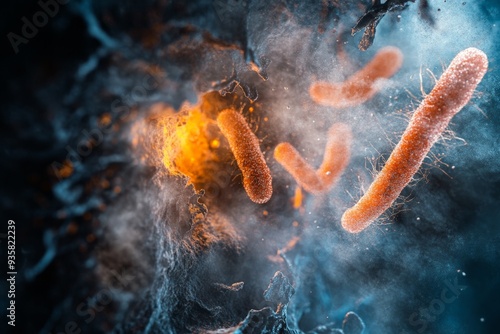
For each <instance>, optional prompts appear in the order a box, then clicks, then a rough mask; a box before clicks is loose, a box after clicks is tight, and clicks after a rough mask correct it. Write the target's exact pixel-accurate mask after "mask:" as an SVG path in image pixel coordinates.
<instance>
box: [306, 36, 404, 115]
mask: <svg viewBox="0 0 500 334" xmlns="http://www.w3.org/2000/svg"><path fill="white" fill-rule="evenodd" d="M402 64H403V54H402V53H401V51H400V50H399V49H398V48H396V47H390V46H389V47H385V48H382V49H381V50H380V51H379V52H377V54H376V55H375V57H373V59H372V60H371V61H370V62H369V63H368V64H366V66H365V67H364V68H363V69H361V70H360V71H358V72H356V73H355V74H353V75H352V76H351V77H349V78H348V79H347V80H346V81H344V82H342V83H330V82H323V81H319V82H315V83H313V84H312V85H311V87H310V88H309V94H310V95H311V98H312V99H313V101H314V102H316V103H318V104H321V105H325V106H330V107H335V108H346V107H352V106H357V105H359V104H362V103H364V102H366V101H367V100H369V99H371V98H372V97H373V96H374V95H375V94H376V93H377V92H378V90H379V85H377V84H376V81H377V80H378V79H382V78H386V79H387V78H390V77H392V76H393V75H394V74H395V73H396V72H397V71H398V70H399V68H400V67H401V65H402Z"/></svg>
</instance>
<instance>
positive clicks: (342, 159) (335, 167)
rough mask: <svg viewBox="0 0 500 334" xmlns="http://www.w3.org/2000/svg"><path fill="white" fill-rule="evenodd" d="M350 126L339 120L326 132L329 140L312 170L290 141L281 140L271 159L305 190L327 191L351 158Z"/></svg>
mask: <svg viewBox="0 0 500 334" xmlns="http://www.w3.org/2000/svg"><path fill="white" fill-rule="evenodd" d="M351 137H352V135H351V129H350V128H349V126H347V125H345V124H342V123H338V124H334V125H333V126H332V127H331V128H330V130H329V131H328V142H327V144H326V148H325V155H324V156H323V163H322V164H321V166H320V167H319V169H318V170H317V171H315V170H314V169H313V168H312V167H311V166H310V165H309V164H308V163H307V161H305V160H304V158H302V156H301V155H300V153H299V152H298V151H297V150H296V149H295V148H294V147H293V146H292V145H291V144H289V143H280V144H278V146H276V148H275V149H274V158H275V159H276V160H277V161H278V162H279V163H280V164H281V165H282V166H283V168H285V169H286V170H287V172H289V173H290V174H291V175H292V176H293V178H294V179H295V180H296V181H297V183H298V184H299V185H300V186H301V187H303V188H304V189H305V190H306V191H307V192H310V193H312V194H321V193H324V192H327V191H328V190H330V188H331V187H332V186H333V184H335V182H336V181H337V180H338V178H339V177H340V175H341V174H342V172H343V171H344V169H345V167H346V166H347V164H348V163H349V159H350V145H351Z"/></svg>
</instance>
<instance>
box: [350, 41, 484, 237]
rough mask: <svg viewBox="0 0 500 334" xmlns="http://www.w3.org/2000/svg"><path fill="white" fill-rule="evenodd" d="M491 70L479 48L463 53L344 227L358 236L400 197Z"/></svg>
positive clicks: (419, 111) (417, 112) (447, 71)
mask: <svg viewBox="0 0 500 334" xmlns="http://www.w3.org/2000/svg"><path fill="white" fill-rule="evenodd" d="M487 68H488V59H487V57H486V55H485V54H484V53H483V52H482V51H480V50H478V49H475V48H469V49H466V50H464V51H462V52H460V53H459V54H458V55H457V56H456V57H455V58H454V59H453V61H452V62H451V64H450V66H449V67H448V68H447V69H446V71H445V72H444V73H443V75H442V76H441V78H440V79H439V81H438V82H437V84H436V86H435V87H434V89H433V90H432V91H431V93H430V94H429V95H427V96H426V98H425V99H424V101H423V102H422V103H421V104H420V106H419V107H418V109H417V110H416V111H415V113H414V114H413V117H412V119H411V121H410V123H409V125H408V127H407V129H406V130H405V132H404V133H403V136H402V137H401V140H400V142H399V143H398V145H397V146H396V148H395V149H394V151H393V152H392V154H391V156H390V157H389V159H388V160H387V163H386V164H385V166H384V167H383V169H382V170H381V171H380V173H379V174H378V175H377V177H376V178H375V180H374V182H373V183H372V184H371V186H370V187H369V189H368V190H367V192H366V193H365V194H364V195H363V196H362V197H361V199H360V200H359V201H358V203H357V204H356V205H354V207H352V208H350V209H348V210H347V211H346V212H345V213H344V215H343V216H342V226H343V227H344V229H346V230H347V231H349V232H351V233H358V232H361V231H362V230H363V229H365V228H366V227H367V226H369V225H370V224H371V223H372V222H373V221H374V220H375V219H377V218H378V217H379V216H380V215H381V214H382V213H383V212H384V211H385V210H387V209H388V208H389V207H390V206H391V205H392V203H393V202H394V200H396V198H397V197H398V196H399V194H400V193H401V191H402V190H403V188H404V187H405V186H406V185H407V184H408V183H409V182H410V180H411V178H412V177H413V175H414V174H415V173H416V172H417V171H418V169H419V168H420V165H421V164H422V161H423V159H424V158H425V156H426V155H427V153H428V152H429V150H430V149H431V147H432V145H433V144H434V143H435V142H436V141H437V139H438V138H439V136H440V135H441V133H442V132H443V131H444V130H445V129H446V127H447V125H448V123H449V122H450V120H451V118H452V117H453V116H454V115H455V114H456V113H458V112H459V111H460V110H461V109H462V108H463V107H464V106H465V105H466V104H467V103H468V102H469V100H470V98H471V97H472V94H473V92H474V90H475V89H476V87H477V85H478V84H479V82H480V81H481V79H482V78H483V76H484V74H485V73H486V70H487Z"/></svg>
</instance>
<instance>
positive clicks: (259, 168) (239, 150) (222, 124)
mask: <svg viewBox="0 0 500 334" xmlns="http://www.w3.org/2000/svg"><path fill="white" fill-rule="evenodd" d="M217 124H218V126H219V128H220V130H221V132H222V134H223V135H224V136H225V137H226V139H227V141H228V142H229V146H230V148H231V151H232V152H233V154H234V157H235V158H236V163H237V164H238V167H239V168H240V170H241V173H242V174H243V187H244V188H245V191H246V192H247V194H248V197H250V199H251V200H252V201H253V202H255V203H266V202H267V201H269V199H270V198H271V196H272V194H273V188H272V177H271V171H270V170H269V167H267V164H266V160H265V159H264V155H263V154H262V152H261V151H260V147H259V140H258V139H257V137H256V136H255V134H254V133H253V132H252V130H251V129H250V127H249V126H248V124H247V122H246V121H245V118H244V117H243V116H242V115H241V114H240V113H238V112H236V111H235V110H233V109H226V110H223V111H222V112H221V113H220V114H219V116H218V117H217Z"/></svg>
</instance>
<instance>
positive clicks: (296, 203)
mask: <svg viewBox="0 0 500 334" xmlns="http://www.w3.org/2000/svg"><path fill="white" fill-rule="evenodd" d="M301 206H302V188H301V187H297V188H295V196H294V197H293V208H294V209H299V208H300V207H301Z"/></svg>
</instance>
